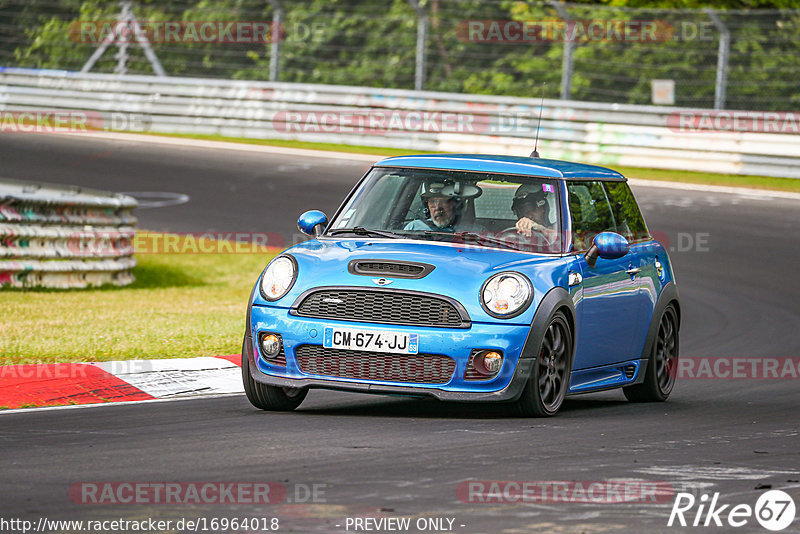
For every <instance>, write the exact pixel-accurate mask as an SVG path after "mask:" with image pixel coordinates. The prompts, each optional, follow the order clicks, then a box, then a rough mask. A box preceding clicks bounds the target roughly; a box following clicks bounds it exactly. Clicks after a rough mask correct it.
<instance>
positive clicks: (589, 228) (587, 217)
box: [567, 182, 616, 251]
mask: <svg viewBox="0 0 800 534" xmlns="http://www.w3.org/2000/svg"><path fill="white" fill-rule="evenodd" d="M567 191H568V192H569V211H570V217H571V218H572V245H573V250H574V251H579V250H586V249H588V248H589V247H590V246H591V243H592V240H593V239H594V236H596V235H597V234H599V233H600V232H604V231H607V230H611V231H615V230H616V222H615V220H614V215H613V213H612V211H611V206H610V205H609V202H608V197H607V195H606V190H605V188H604V187H603V183H602V182H568V183H567Z"/></svg>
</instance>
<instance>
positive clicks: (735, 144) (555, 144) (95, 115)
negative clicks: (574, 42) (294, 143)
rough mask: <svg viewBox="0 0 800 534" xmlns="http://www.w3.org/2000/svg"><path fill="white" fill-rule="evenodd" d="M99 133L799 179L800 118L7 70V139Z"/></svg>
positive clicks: (1, 74)
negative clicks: (10, 134) (534, 156)
mask: <svg viewBox="0 0 800 534" xmlns="http://www.w3.org/2000/svg"><path fill="white" fill-rule="evenodd" d="M36 110H38V111H40V112H41V116H38V115H37V113H35V111H36ZM540 111H541V125H540V127H539V128H537V125H539V114H540ZM91 130H125V131H139V132H158V133H183V134H217V135H223V136H230V137H245V138H260V139H292V140H301V141H311V142H328V143H343V144H354V145H369V146H378V147H394V148H402V149H408V150H409V151H410V152H411V151H419V150H429V151H443V152H470V153H473V152H474V153H501V154H514V155H528V154H529V153H530V152H531V150H532V149H533V145H534V139H535V137H536V134H537V131H538V135H539V152H540V153H541V154H542V156H543V157H547V158H553V159H569V160H575V161H581V162H587V163H597V164H602V165H610V166H614V165H616V166H628V167H647V168H661V169H674V170H687V171H706V172H716V173H729V174H744V175H765V176H780V177H791V178H800V135H799V134H800V114H798V115H795V114H792V113H779V112H746V111H719V110H709V109H705V110H692V109H686V108H677V107H669V106H663V107H659V106H640V105H621V104H602V103H595V102H578V101H566V100H554V99H544V100H540V99H531V98H518V97H502V96H482V95H465V94H460V93H437V92H424V91H407V90H399V89H374V88H368V87H349V86H337V85H312V84H295V83H277V82H255V81H244V80H216V79H200V78H173V77H156V76H119V75H106V74H81V73H75V72H68V71H39V70H29V69H16V68H0V135H1V134H2V132H3V131H31V132H50V131H68V132H76V133H80V132H85V131H91Z"/></svg>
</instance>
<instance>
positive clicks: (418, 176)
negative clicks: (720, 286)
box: [242, 154, 681, 417]
mask: <svg viewBox="0 0 800 534" xmlns="http://www.w3.org/2000/svg"><path fill="white" fill-rule="evenodd" d="M298 227H299V228H300V230H301V231H302V232H303V233H305V234H307V235H309V236H312V237H313V239H311V240H309V241H305V242H303V243H300V244H298V245H295V246H293V247H291V248H289V249H288V250H286V251H284V252H283V253H282V254H280V255H278V256H277V257H275V258H274V259H273V260H272V261H271V262H270V263H269V265H268V266H267V267H266V268H265V269H264V272H263V273H262V274H261V276H260V277H259V279H258V282H257V283H256V284H255V287H254V288H253V291H252V294H251V296H250V302H249V304H248V307H247V328H246V333H245V336H244V345H243V348H242V375H243V380H244V387H245V392H246V394H247V397H248V399H249V400H250V402H251V403H252V404H253V405H254V406H256V407H258V408H261V409H264V410H292V409H294V408H296V407H297V406H299V405H300V403H301V402H302V401H303V399H304V398H305V396H306V394H307V393H308V390H309V389H312V388H326V389H336V390H345V391H356V392H363V393H379V394H403V395H410V396H418V397H419V396H428V397H434V398H437V399H440V400H445V401H447V400H451V401H493V402H508V403H514V404H515V405H516V407H517V408H518V410H519V412H520V413H521V414H523V415H525V416H540V417H541V416H552V415H554V414H556V413H557V412H558V410H559V408H560V407H561V405H562V403H563V401H564V398H565V397H566V396H567V395H576V394H579V393H588V392H595V391H601V390H606V389H611V388H619V387H621V388H622V390H623V392H624V394H625V396H626V397H627V398H628V399H629V400H631V401H639V402H643V401H663V400H665V399H666V398H667V397H668V396H669V394H670V392H671V391H672V388H673V386H674V383H675V374H676V368H677V360H678V331H679V327H680V313H681V311H680V304H679V301H678V291H677V289H676V287H675V279H674V276H673V272H672V268H671V265H670V261H669V257H668V256H667V252H666V250H665V249H664V247H662V246H661V244H659V243H658V242H657V241H655V240H654V239H653V238H652V237H651V236H650V234H649V232H648V230H647V226H646V225H645V222H644V220H643V218H642V215H641V213H640V211H639V207H638V206H637V204H636V200H635V198H634V196H633V194H632V193H631V190H630V188H629V187H628V184H627V183H626V179H625V178H624V177H623V176H622V175H621V174H619V173H617V172H615V171H612V170H609V169H605V168H602V167H596V166H592V165H583V164H578V163H570V162H565V161H556V160H547V159H539V158H526V157H511V156H487V155H461V154H454V155H426V156H402V157H393V158H388V159H385V160H383V161H380V162H378V163H376V164H375V165H374V166H373V167H372V168H371V169H370V170H369V171H368V172H367V174H366V175H365V176H364V177H363V178H362V179H361V181H360V182H359V183H358V184H357V185H356V187H355V188H354V189H353V190H352V192H351V193H350V194H349V196H348V197H347V198H346V200H345V202H344V203H343V204H342V206H341V207H340V208H339V210H338V211H337V212H336V214H335V215H334V216H333V218H332V219H331V220H330V221H329V220H328V219H327V217H326V216H325V214H323V213H322V212H320V211H308V212H306V213H304V214H303V215H301V216H300V219H299V221H298Z"/></svg>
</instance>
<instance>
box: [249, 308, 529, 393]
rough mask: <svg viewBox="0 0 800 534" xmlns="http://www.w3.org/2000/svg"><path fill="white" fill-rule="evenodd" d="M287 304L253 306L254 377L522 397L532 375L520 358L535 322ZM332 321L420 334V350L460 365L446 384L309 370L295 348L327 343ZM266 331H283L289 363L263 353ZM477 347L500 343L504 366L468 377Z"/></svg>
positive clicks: (364, 388) (371, 389)
mask: <svg viewBox="0 0 800 534" xmlns="http://www.w3.org/2000/svg"><path fill="white" fill-rule="evenodd" d="M288 312H289V310H288V309H286V308H278V307H270V306H252V308H251V310H250V314H251V321H250V325H249V331H248V339H247V340H246V343H245V351H246V354H245V356H246V357H248V358H249V360H250V370H251V374H252V377H253V379H254V380H256V381H257V382H261V383H264V384H269V385H272V386H281V387H292V388H324V389H338V390H346V391H356V392H361V393H377V394H402V395H411V396H428V397H434V398H437V399H440V400H449V401H512V400H515V399H517V398H518V397H519V396H520V394H521V393H522V390H523V389H524V387H525V384H526V383H527V380H528V378H529V377H530V373H531V369H532V367H533V360H532V359H525V358H520V355H521V354H522V353H523V347H524V345H525V342H526V340H527V338H528V334H529V332H530V327H529V326H527V325H518V324H498V323H474V322H473V323H472V325H471V327H470V328H468V329H450V328H430V327H420V326H405V325H376V324H362V323H354V322H344V321H335V320H331V319H313V318H306V317H298V316H293V315H289V313H288ZM326 326H342V327H348V328H360V327H363V328H367V329H373V328H376V327H378V328H380V329H383V330H392V331H397V332H408V333H415V334H419V336H420V341H419V352H420V353H429V354H443V355H446V356H449V357H450V358H452V359H453V360H455V363H456V366H455V371H454V372H453V375H452V377H451V379H450V380H449V381H448V382H447V383H445V384H416V383H406V382H392V381H381V380H364V379H354V378H341V377H333V376H318V375H313V374H308V373H304V372H303V371H302V370H301V369H300V367H299V366H298V363H297V359H296V357H295V349H296V347H298V346H299V345H304V344H310V345H321V344H322V332H323V330H324V328H325V327H326ZM260 332H275V333H279V334H280V335H281V336H282V337H283V344H284V352H285V355H286V366H285V367H283V366H277V365H272V364H270V363H269V362H268V360H265V359H264V358H262V357H260V355H259V347H258V344H257V342H255V340H257V339H258V334H259V333H260ZM473 349H494V350H499V351H501V352H502V353H503V355H504V358H503V366H502V368H501V370H500V372H499V373H498V374H497V376H495V377H493V378H491V379H489V380H479V381H472V380H465V379H464V373H465V371H466V368H467V363H468V360H469V356H470V354H471V352H472V350H473Z"/></svg>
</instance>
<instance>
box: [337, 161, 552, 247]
mask: <svg viewBox="0 0 800 534" xmlns="http://www.w3.org/2000/svg"><path fill="white" fill-rule="evenodd" d="M558 191H559V188H558V183H557V181H556V180H552V179H547V178H537V177H528V176H519V175H509V174H497V173H487V172H465V171H448V170H437V169H409V168H394V167H376V168H374V169H372V171H371V172H370V173H369V175H368V176H367V178H366V179H365V180H364V182H363V183H362V184H361V186H360V187H359V188H358V189H357V190H356V191H355V192H354V194H353V195H352V196H351V198H350V199H349V200H348V201H347V203H346V204H345V206H344V207H343V208H342V209H341V210H340V211H339V213H338V214H337V216H336V217H335V219H334V220H333V221H332V222H331V225H330V226H329V228H328V232H327V235H333V236H338V237H342V236H362V237H363V236H368V237H374V238H381V237H385V238H392V237H394V238H411V239H420V240H430V241H447V242H455V243H466V244H474V245H478V246H486V247H492V248H504V249H509V250H522V251H526V252H539V253H551V254H552V253H558V252H559V251H560V250H561V241H560V236H561V228H560V221H561V215H560V212H559V201H558ZM382 234H383V235H382Z"/></svg>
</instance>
